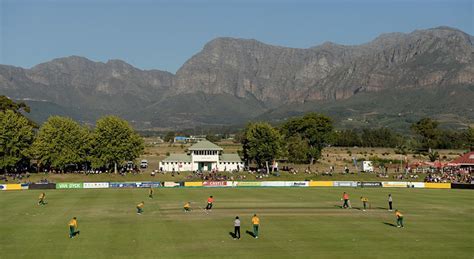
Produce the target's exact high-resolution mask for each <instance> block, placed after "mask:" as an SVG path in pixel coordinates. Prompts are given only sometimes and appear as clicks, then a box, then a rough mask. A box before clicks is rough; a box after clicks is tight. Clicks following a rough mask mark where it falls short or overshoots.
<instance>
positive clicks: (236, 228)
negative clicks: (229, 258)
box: [234, 216, 240, 240]
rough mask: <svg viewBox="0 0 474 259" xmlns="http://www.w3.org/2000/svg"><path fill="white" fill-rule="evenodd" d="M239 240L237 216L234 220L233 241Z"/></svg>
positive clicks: (238, 220)
mask: <svg viewBox="0 0 474 259" xmlns="http://www.w3.org/2000/svg"><path fill="white" fill-rule="evenodd" d="M235 239H240V219H239V216H237V217H235V220H234V240H235Z"/></svg>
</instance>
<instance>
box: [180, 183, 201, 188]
mask: <svg viewBox="0 0 474 259" xmlns="http://www.w3.org/2000/svg"><path fill="white" fill-rule="evenodd" d="M184 186H186V187H201V186H202V182H184Z"/></svg>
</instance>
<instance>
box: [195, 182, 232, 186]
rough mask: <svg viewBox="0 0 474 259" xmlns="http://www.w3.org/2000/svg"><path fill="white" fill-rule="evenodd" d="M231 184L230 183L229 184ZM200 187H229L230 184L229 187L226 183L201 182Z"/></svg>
mask: <svg viewBox="0 0 474 259" xmlns="http://www.w3.org/2000/svg"><path fill="white" fill-rule="evenodd" d="M230 183H232V182H230ZM202 186H204V187H231V186H232V184H230V186H228V185H227V182H225V181H205V182H202Z"/></svg>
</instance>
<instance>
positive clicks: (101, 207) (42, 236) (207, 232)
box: [0, 187, 474, 258]
mask: <svg viewBox="0 0 474 259" xmlns="http://www.w3.org/2000/svg"><path fill="white" fill-rule="evenodd" d="M344 191H345V192H348V193H349V195H350V199H351V204H352V209H342V208H341V207H340V206H341V201H340V198H341V196H342V192H344ZM40 192H42V190H27V191H3V192H0V207H1V211H0V258H115V257H122V258H179V257H193V258H473V257H474V192H473V191H472V190H453V189H452V190H433V189H395V188H394V189H388V188H384V189H375V188H374V189H370V188H364V189H361V188H343V187H339V188H298V187H291V188H232V189H225V188H157V189H155V193H154V198H153V199H149V198H148V189H103V190H100V189H80V190H45V191H44V192H45V193H46V201H47V202H48V204H47V205H44V206H40V205H37V201H38V195H39V194H40ZM389 193H391V194H392V196H393V203H394V208H397V209H399V210H400V211H401V212H402V213H403V214H404V223H405V228H397V227H396V226H395V223H396V221H395V215H394V212H393V211H392V212H389V211H388V210H387V206H388V204H387V196H388V194H389ZM209 195H213V196H214V198H215V202H214V208H213V209H212V211H210V212H209V213H206V212H205V211H204V210H203V209H202V208H203V207H204V206H205V203H206V199H207V197H209ZM361 196H366V197H367V198H368V199H369V201H370V206H371V208H370V209H368V210H367V211H362V210H361V206H362V204H361V202H360V197H361ZM140 201H144V202H145V207H144V213H143V215H137V213H136V208H135V207H136V205H137V204H138V203H139V202H140ZM187 201H191V206H192V209H193V211H192V212H190V213H184V212H183V210H182V206H183V204H184V203H185V202H187ZM254 213H256V214H257V215H258V216H259V217H260V231H259V232H260V236H259V239H254V238H253V237H252V236H251V235H250V234H248V233H246V231H252V225H251V222H250V220H251V217H252V215H253V214H254ZM235 216H239V217H240V219H241V221H242V229H241V232H242V238H241V239H240V240H234V239H233V238H232V237H231V235H230V232H231V231H233V220H234V218H235ZM72 217H77V219H78V225H79V230H80V231H81V233H80V235H79V236H77V237H75V238H73V239H70V238H69V237H68V226H67V224H68V222H69V220H70V219H71V218H72Z"/></svg>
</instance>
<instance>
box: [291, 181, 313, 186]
mask: <svg viewBox="0 0 474 259" xmlns="http://www.w3.org/2000/svg"><path fill="white" fill-rule="evenodd" d="M285 186H287V187H308V186H309V182H306V181H297V182H285Z"/></svg>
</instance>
